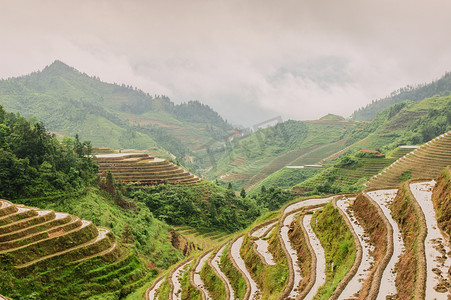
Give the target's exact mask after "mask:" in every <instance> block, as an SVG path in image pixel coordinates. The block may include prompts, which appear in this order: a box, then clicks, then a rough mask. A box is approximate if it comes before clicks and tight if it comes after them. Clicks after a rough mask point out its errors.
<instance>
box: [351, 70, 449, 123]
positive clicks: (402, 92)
mask: <svg viewBox="0 0 451 300" xmlns="http://www.w3.org/2000/svg"><path fill="white" fill-rule="evenodd" d="M450 93H451V73H446V74H445V75H444V76H443V77H442V78H440V79H439V80H436V81H433V82H431V83H429V84H421V85H417V86H410V85H408V86H406V87H404V88H401V89H399V90H396V91H394V92H392V93H391V95H390V96H388V97H385V98H383V99H379V100H376V101H374V100H373V102H372V103H371V104H368V105H367V106H365V107H363V108H359V109H358V110H357V111H355V112H354V113H353V114H352V117H351V118H352V119H353V120H360V121H371V120H373V119H374V118H375V117H376V115H377V114H378V113H379V112H381V111H382V110H384V109H385V108H387V107H389V106H391V105H393V104H396V103H400V102H403V101H405V100H411V101H421V100H423V99H425V98H429V97H432V96H435V95H440V96H447V95H449V94H450Z"/></svg>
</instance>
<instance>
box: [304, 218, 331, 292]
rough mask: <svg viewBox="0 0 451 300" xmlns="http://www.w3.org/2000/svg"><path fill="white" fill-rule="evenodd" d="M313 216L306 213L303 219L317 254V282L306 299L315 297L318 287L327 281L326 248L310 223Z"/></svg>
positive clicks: (314, 252) (314, 251)
mask: <svg viewBox="0 0 451 300" xmlns="http://www.w3.org/2000/svg"><path fill="white" fill-rule="evenodd" d="M312 217H313V215H310V214H309V215H305V216H304V218H303V221H302V225H303V226H304V228H305V230H306V231H307V234H308V238H309V241H310V245H311V246H312V248H313V254H314V255H315V256H316V264H315V265H316V267H315V269H316V272H315V275H316V276H315V283H314V284H313V286H312V288H311V289H310V291H309V293H308V294H307V295H306V296H305V298H304V299H306V300H310V299H313V297H314V296H315V295H316V293H317V292H318V289H319V288H320V286H322V285H323V284H324V282H326V256H325V252H324V248H323V247H322V246H321V242H320V241H319V239H318V237H317V236H316V234H315V232H314V231H313V228H312V226H311V225H310V222H311V220H312Z"/></svg>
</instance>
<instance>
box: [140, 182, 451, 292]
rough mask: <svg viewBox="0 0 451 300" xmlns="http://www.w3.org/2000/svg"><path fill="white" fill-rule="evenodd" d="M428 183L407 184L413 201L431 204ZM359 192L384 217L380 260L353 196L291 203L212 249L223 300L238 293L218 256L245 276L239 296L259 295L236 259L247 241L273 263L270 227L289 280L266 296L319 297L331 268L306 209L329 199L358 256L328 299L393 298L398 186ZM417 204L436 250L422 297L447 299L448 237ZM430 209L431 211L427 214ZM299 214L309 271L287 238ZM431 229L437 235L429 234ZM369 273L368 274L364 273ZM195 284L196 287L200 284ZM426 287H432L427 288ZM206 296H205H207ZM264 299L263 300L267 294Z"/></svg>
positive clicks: (399, 248) (399, 246)
mask: <svg viewBox="0 0 451 300" xmlns="http://www.w3.org/2000/svg"><path fill="white" fill-rule="evenodd" d="M432 186H433V184H432V183H431V182H422V183H418V184H417V183H414V184H411V185H410V187H411V189H412V192H413V194H414V195H416V198H418V199H416V200H415V201H418V202H419V203H421V202H422V201H423V202H429V204H430V203H431V201H430V192H431V188H432ZM363 193H364V195H366V197H367V198H368V199H369V200H368V201H369V202H368V203H371V205H373V206H374V207H375V208H377V209H380V210H381V211H382V212H381V216H382V217H383V218H385V220H386V222H385V223H381V224H385V225H384V226H386V227H387V231H386V232H387V237H386V239H387V244H388V245H391V246H389V247H387V250H386V252H385V253H383V255H382V256H383V257H384V258H383V259H382V261H377V262H376V261H375V260H374V258H373V255H374V253H373V251H375V247H374V241H373V240H372V239H371V235H370V234H368V232H367V228H365V227H364V226H363V225H361V224H360V223H359V220H358V219H357V218H356V217H355V216H354V213H353V211H352V204H353V201H354V199H355V198H356V196H357V195H345V196H343V195H338V196H332V197H328V198H314V199H306V200H301V201H294V202H293V203H290V204H288V205H286V206H285V207H284V208H282V209H281V210H280V214H279V217H278V218H277V219H274V220H271V221H267V222H265V223H262V224H260V225H258V226H257V227H255V228H252V229H250V231H249V233H248V236H249V237H251V241H252V242H251V244H249V243H247V244H246V243H243V239H244V236H243V235H240V236H238V237H236V238H234V239H233V240H231V241H230V242H231V244H230V245H231V246H230V248H231V249H230V251H229V252H228V253H227V252H224V249H225V247H226V245H227V243H228V242H226V243H222V244H221V245H218V246H217V248H215V250H213V252H211V253H213V254H214V257H212V258H211V266H212V267H213V268H214V271H215V273H216V274H218V276H219V277H221V278H222V282H223V284H224V287H225V289H226V290H227V291H228V295H229V297H228V299H235V298H236V299H238V297H237V296H236V293H234V290H233V288H232V284H231V283H232V279H231V278H228V277H227V276H226V275H225V274H226V273H225V272H224V270H223V269H221V268H222V266H221V265H220V264H219V259H220V256H222V255H228V256H229V259H230V260H231V261H232V262H233V265H234V267H235V268H236V270H237V272H239V273H238V274H240V276H242V277H243V278H244V279H245V282H246V294H245V296H244V299H246V300H247V299H261V297H262V290H261V287H260V286H259V285H258V284H257V282H258V279H257V277H256V275H255V274H254V273H253V271H252V270H253V267H252V266H250V265H248V263H249V262H248V261H246V262H245V261H244V260H243V258H242V257H241V254H240V252H242V251H243V249H240V248H242V247H244V245H247V246H246V247H254V251H256V252H258V253H260V255H259V257H260V259H261V260H262V263H263V264H264V265H272V263H273V262H274V263H275V260H274V259H273V257H272V255H273V253H272V252H271V251H270V250H268V247H267V246H266V245H265V246H264V247H262V248H260V247H261V246H260V245H259V243H261V241H265V242H266V241H267V239H268V237H269V236H270V235H269V233H271V232H273V231H274V230H275V229H277V230H278V239H279V240H280V243H281V244H283V245H284V247H285V248H286V250H287V251H286V253H285V254H284V255H285V256H286V258H287V261H288V262H289V264H290V265H291V267H290V273H289V279H288V280H287V281H286V283H285V285H284V286H283V287H282V291H281V292H280V291H279V292H278V293H277V294H275V295H274V296H270V297H271V298H270V299H317V298H318V299H319V298H320V296H319V295H318V293H319V291H320V290H321V287H322V286H323V285H324V284H325V282H326V274H327V273H328V272H331V271H332V270H326V268H325V266H326V254H325V251H324V248H323V246H324V245H322V244H321V242H320V239H319V238H318V236H316V234H315V232H314V231H313V230H312V227H311V224H310V223H311V220H312V214H311V211H312V210H322V209H323V208H322V207H323V206H324V205H325V204H327V203H328V202H330V201H332V200H333V199H334V198H336V199H335V201H336V205H337V207H338V208H339V209H340V210H342V212H343V214H344V215H345V216H346V218H348V219H349V223H348V225H347V226H350V227H349V229H350V230H353V231H354V232H355V233H356V236H357V239H356V240H357V241H358V243H359V245H358V246H359V247H357V248H360V249H361V259H360V260H357V263H356V262H355V263H354V266H353V267H352V268H351V269H349V270H348V271H347V272H348V273H347V274H346V276H345V277H344V278H343V281H342V282H340V283H339V284H338V285H337V288H336V290H335V291H333V294H332V296H331V297H332V299H361V298H359V297H361V294H362V293H363V290H364V289H365V291H366V292H365V295H366V296H365V299H394V298H395V297H396V295H397V293H398V291H397V288H396V284H395V281H396V277H397V274H398V273H397V272H398V271H399V270H398V268H404V267H405V266H399V265H398V262H399V256H400V255H401V254H403V253H404V252H405V245H404V243H403V238H402V235H401V231H402V227H403V226H404V225H403V223H402V221H400V220H397V219H394V218H393V217H392V213H391V207H392V203H393V201H394V199H395V196H396V195H397V193H398V190H397V189H372V190H368V191H364V192H363ZM370 200H371V201H370ZM421 207H422V209H423V212H424V215H425V216H427V218H429V219H430V220H432V223H431V224H430V226H431V227H430V228H432V229H430V232H431V233H430V234H431V236H430V237H428V238H427V239H426V245H427V247H428V248H430V250H431V251H435V253H433V254H427V255H429V256H430V258H429V260H430V261H431V262H432V263H428V267H427V280H428V284H427V285H426V295H427V296H426V298H425V299H433V298H436V299H449V298H448V297H451V293H450V288H449V284H448V282H449V278H448V277H447V275H446V274H448V273H447V272H450V270H451V265H450V259H449V257H448V256H447V255H448V254H449V253H448V251H449V250H450V249H449V248H447V245H449V240H447V237H445V236H442V235H440V236H437V235H436V234H437V232H440V230H438V229H437V228H438V227H437V224H436V223H433V221H434V220H435V215H434V214H433V208H432V205H431V204H430V205H429V208H427V207H425V206H421ZM431 209H432V212H430V210H431ZM428 210H429V212H428ZM299 216H301V220H302V222H300V224H302V225H301V226H303V227H304V229H305V231H304V235H305V239H306V240H308V243H309V244H310V246H311V247H309V249H311V250H309V251H310V253H311V255H312V257H314V259H313V261H314V262H313V263H312V264H311V269H310V270H302V269H301V268H300V267H299V266H300V265H301V264H299V262H300V260H301V259H302V257H300V256H299V254H298V252H297V250H295V249H294V246H293V245H294V244H293V241H292V238H293V237H292V236H290V237H289V236H288V232H291V230H292V226H293V224H294V222H293V221H295V220H297V218H299ZM434 228H435V232H436V233H433V230H434ZM389 229H390V230H389ZM428 229H429V227H428ZM271 236H272V235H271ZM427 243H430V244H427ZM209 251H211V250H209ZM426 253H428V251H426ZM208 255H211V254H210V252H209V253H208V254H207V256H208ZM445 256H446V259H445ZM203 259H204V258H203ZM337 263H338V262H337ZM376 263H377V264H376ZM332 266H333V264H332ZM376 266H377V268H376ZM407 267H410V266H407ZM177 270H178V269H177ZM198 270H199V266H197V268H196V269H192V270H190V272H194V273H196V272H198ZM306 271H307V273H306ZM308 273H310V274H311V275H310V277H309V279H308V280H309V282H308V284H306V283H305V282H304V283H303V284H302V285H301V284H300V283H301V282H302V278H303V275H302V274H308ZM370 274H371V276H372V277H369V276H370ZM159 284H160V281H158V282H157V284H156V285H155V286H154V288H153V289H150V290H149V293H148V297H149V299H156V298H152V297H153V295H155V291H154V290H155V289H157V288H158V286H159ZM198 285H201V283H199V284H198ZM431 287H432V290H433V291H430V290H431ZM205 294H206V295H208V291H205ZM431 297H432V298H431ZM172 299H178V298H174V296H173V298H172ZM205 299H208V296H207V297H206V298H205ZM240 299H243V298H240ZM262 299H263V298H262ZM264 299H267V297H265V298H264ZM321 299H322V298H321Z"/></svg>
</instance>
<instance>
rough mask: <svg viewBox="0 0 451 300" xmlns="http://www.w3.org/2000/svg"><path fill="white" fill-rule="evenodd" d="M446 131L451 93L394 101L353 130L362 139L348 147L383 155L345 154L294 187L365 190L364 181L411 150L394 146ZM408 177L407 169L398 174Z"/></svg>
mask: <svg viewBox="0 0 451 300" xmlns="http://www.w3.org/2000/svg"><path fill="white" fill-rule="evenodd" d="M448 115H449V117H448ZM449 130H451V96H448V97H438V96H434V97H432V98H428V99H424V100H422V101H419V102H411V101H406V102H402V103H398V104H395V105H394V106H391V107H389V108H387V109H385V110H384V111H383V112H381V113H379V114H378V115H377V117H376V118H375V119H374V121H373V122H371V123H368V124H367V125H365V126H364V127H363V128H361V129H356V130H354V131H353V132H352V135H353V136H355V137H359V138H363V137H365V138H363V139H362V140H359V141H357V142H356V143H354V144H352V145H351V146H350V148H349V150H348V152H350V151H358V150H361V149H365V150H366V149H368V150H373V151H374V150H380V151H381V152H382V153H383V154H385V156H386V157H383V156H379V155H376V154H374V153H370V152H366V153H365V152H363V153H362V152H357V153H354V155H347V156H344V157H342V158H340V159H337V160H336V161H334V162H331V163H330V164H329V165H327V166H326V168H325V169H324V170H322V171H321V172H319V173H317V174H316V175H315V176H313V177H312V178H310V179H307V180H305V181H303V182H302V183H300V184H298V185H297V186H296V188H295V190H296V191H298V192H299V193H301V194H309V192H310V193H326V194H329V193H332V194H333V193H340V192H359V191H361V190H363V189H364V186H363V183H365V182H366V181H368V180H369V179H370V178H371V177H372V176H374V175H376V174H378V173H379V172H381V171H382V170H383V169H385V168H386V167H388V166H389V165H390V164H392V163H393V162H394V161H396V159H398V158H399V157H400V156H402V155H404V154H406V153H408V152H409V151H412V150H413V149H408V148H404V149H401V148H396V147H398V146H401V145H412V144H421V143H424V142H427V141H429V140H430V139H432V138H435V137H436V136H438V135H440V134H442V133H444V132H447V131H449ZM410 176H411V174H409V172H406V173H405V174H403V175H400V178H399V180H407V179H409V178H410ZM307 191H309V192H307Z"/></svg>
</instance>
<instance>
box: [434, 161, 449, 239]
mask: <svg viewBox="0 0 451 300" xmlns="http://www.w3.org/2000/svg"><path fill="white" fill-rule="evenodd" d="M432 202H433V204H434V209H435V213H436V216H437V222H438V225H439V226H440V229H441V230H443V231H444V232H446V234H448V237H449V236H451V167H450V166H448V167H447V168H446V169H444V170H443V171H442V173H441V174H440V176H439V177H438V178H437V184H436V185H435V187H434V189H433V191H432Z"/></svg>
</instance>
